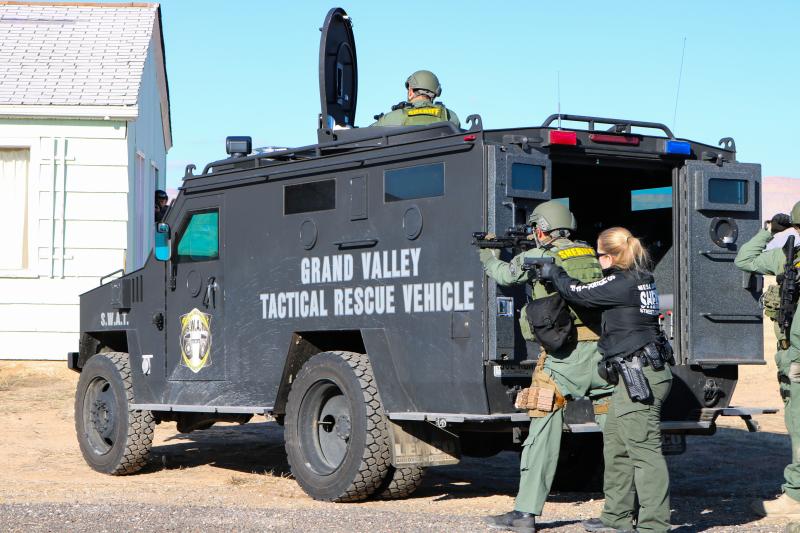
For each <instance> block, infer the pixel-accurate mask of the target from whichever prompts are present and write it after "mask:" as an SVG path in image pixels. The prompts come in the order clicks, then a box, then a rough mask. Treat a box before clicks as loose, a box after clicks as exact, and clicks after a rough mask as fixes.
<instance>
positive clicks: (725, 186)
mask: <svg viewBox="0 0 800 533" xmlns="http://www.w3.org/2000/svg"><path fill="white" fill-rule="evenodd" d="M708 201H709V202H713V203H715V204H739V205H743V204H746V203H747V180H725V179H720V178H711V179H710V180H708Z"/></svg>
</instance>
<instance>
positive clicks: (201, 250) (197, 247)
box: [178, 209, 219, 262]
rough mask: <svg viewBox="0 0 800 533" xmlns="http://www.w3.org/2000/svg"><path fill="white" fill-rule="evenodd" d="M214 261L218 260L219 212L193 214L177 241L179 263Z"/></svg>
mask: <svg viewBox="0 0 800 533" xmlns="http://www.w3.org/2000/svg"><path fill="white" fill-rule="evenodd" d="M214 259H219V212H218V211H217V210H216V209H214V210H211V211H204V212H202V213H195V214H193V215H192V218H190V219H189V223H188V224H186V230H184V232H183V235H181V239H180V241H178V261H179V262H196V261H211V260H214Z"/></svg>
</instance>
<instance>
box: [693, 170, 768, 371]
mask: <svg viewBox="0 0 800 533" xmlns="http://www.w3.org/2000/svg"><path fill="white" fill-rule="evenodd" d="M678 196H679V198H678V201H679V205H680V210H681V214H680V218H679V223H680V227H679V230H678V237H679V239H678V241H679V242H680V246H681V258H680V262H679V266H678V272H677V274H678V276H677V278H678V279H679V280H680V284H681V288H680V295H681V302H680V311H681V313H680V317H679V323H680V325H681V327H680V333H681V334H682V338H681V339H680V346H681V356H682V358H683V359H684V362H687V363H690V364H706V365H713V364H737V363H745V364H747V363H751V364H758V363H760V362H762V361H763V358H764V353H763V324H762V314H761V308H760V305H759V302H758V300H759V297H760V295H761V286H762V280H761V277H760V276H756V275H752V274H749V273H744V272H742V271H740V270H739V269H738V268H737V267H736V265H734V262H733V261H734V259H735V258H736V253H737V252H738V250H739V249H740V247H741V245H742V243H744V242H746V241H747V240H748V239H750V238H751V237H752V236H753V235H754V234H755V233H756V232H757V231H758V230H759V228H760V224H761V216H760V212H761V167H760V166H759V165H755V164H746V163H728V162H725V163H724V164H722V165H721V166H720V165H717V164H714V163H708V162H703V161H689V162H687V164H686V165H685V166H684V167H683V168H682V169H681V170H680V176H679V190H678Z"/></svg>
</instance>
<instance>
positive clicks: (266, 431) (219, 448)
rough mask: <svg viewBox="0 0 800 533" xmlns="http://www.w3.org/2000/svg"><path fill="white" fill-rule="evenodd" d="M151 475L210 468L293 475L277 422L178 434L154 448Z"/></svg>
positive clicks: (150, 465) (226, 426) (281, 431)
mask: <svg viewBox="0 0 800 533" xmlns="http://www.w3.org/2000/svg"><path fill="white" fill-rule="evenodd" d="M152 457H153V460H152V461H151V463H150V464H149V465H148V467H147V468H148V469H150V470H151V471H156V470H161V469H167V470H172V469H181V468H193V467H197V466H202V465H211V466H214V467H217V468H224V469H227V470H233V471H236V472H243V473H248V474H249V473H254V474H270V475H274V476H281V477H286V476H289V475H290V474H291V472H290V469H289V463H288V462H287V460H286V451H285V449H284V447H283V428H282V427H281V426H279V425H278V424H276V423H274V422H261V423H249V424H244V425H241V426H239V425H228V424H226V425H220V426H214V427H212V428H209V429H205V430H200V431H193V432H191V433H176V434H175V435H173V436H171V437H169V438H168V439H166V440H165V444H161V445H159V446H153V449H152Z"/></svg>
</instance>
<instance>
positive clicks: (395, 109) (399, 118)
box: [370, 70, 461, 128]
mask: <svg viewBox="0 0 800 533" xmlns="http://www.w3.org/2000/svg"><path fill="white" fill-rule="evenodd" d="M406 91H407V93H408V94H407V99H406V100H405V101H403V102H400V103H399V104H396V105H394V106H392V110H391V111H390V112H389V113H386V114H383V113H381V114H380V115H375V122H374V123H373V124H370V126H427V125H428V124H435V123H437V122H447V121H450V122H452V123H453V124H455V126H456V127H457V128H460V127H461V122H460V121H459V120H458V115H456V114H455V112H454V111H452V110H451V109H448V108H447V107H445V105H444V104H443V103H441V102H434V100H435V99H436V98H438V97H439V96H441V95H442V86H441V84H440V83H439V78H437V77H436V74H434V73H433V72H431V71H430V70H418V71H416V72H414V73H413V74H412V75H411V76H409V77H408V79H407V80H406Z"/></svg>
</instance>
